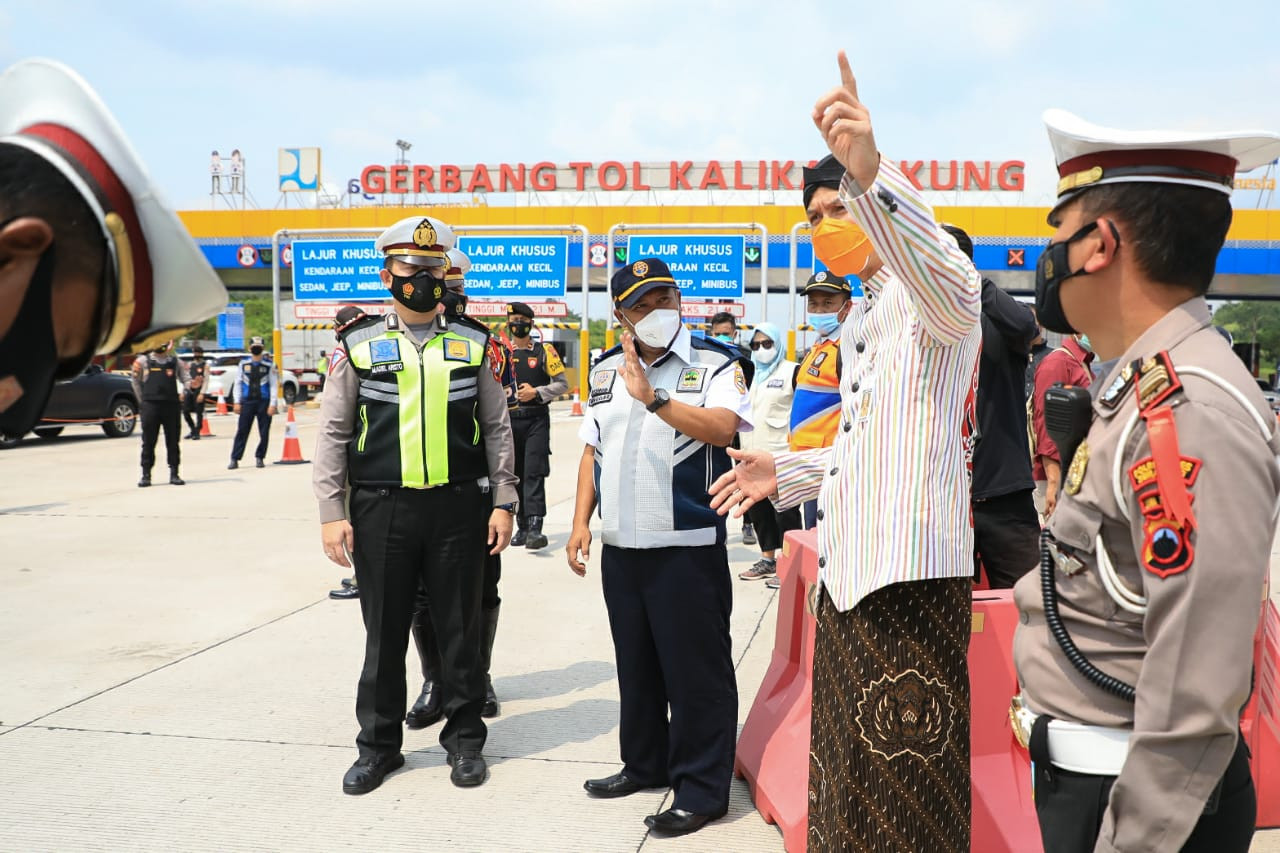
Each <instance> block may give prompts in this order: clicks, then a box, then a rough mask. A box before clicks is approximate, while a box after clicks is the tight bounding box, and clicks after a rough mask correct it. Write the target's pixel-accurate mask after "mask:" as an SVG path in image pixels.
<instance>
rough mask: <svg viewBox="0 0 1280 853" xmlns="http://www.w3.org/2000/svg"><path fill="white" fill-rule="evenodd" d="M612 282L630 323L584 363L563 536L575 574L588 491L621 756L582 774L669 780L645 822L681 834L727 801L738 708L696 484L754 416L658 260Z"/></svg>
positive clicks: (705, 509) (726, 604)
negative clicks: (574, 479) (568, 527)
mask: <svg viewBox="0 0 1280 853" xmlns="http://www.w3.org/2000/svg"><path fill="white" fill-rule="evenodd" d="M610 289H611V291H612V293H613V304H614V313H615V314H616V316H617V317H618V319H619V320H620V321H621V322H622V323H623V325H624V326H625V328H626V330H627V331H625V332H624V333H623V338H622V345H621V346H619V347H615V348H614V349H612V350H610V351H609V352H606V353H605V354H604V355H603V356H602V357H601V359H600V361H599V362H598V363H597V364H596V366H595V368H594V369H593V370H592V372H591V378H590V393H589V396H588V398H587V416H586V418H584V419H583V423H582V428H581V430H580V431H579V433H578V434H579V436H580V437H581V438H582V440H583V441H584V442H585V444H586V446H585V447H584V448H583V453H582V458H581V461H580V462H579V465H578V492H577V501H576V503H575V505H574V517H573V533H572V535H571V536H570V538H569V545H568V549H567V551H568V559H569V566H570V568H572V569H573V571H574V572H576V573H577V574H579V575H584V574H586V561H587V557H588V553H589V550H590V545H591V531H590V529H589V528H590V523H591V514H592V512H593V511H594V510H595V509H596V507H597V506H599V509H600V517H601V521H602V525H601V528H602V529H601V538H602V539H603V540H604V549H603V557H602V561H601V578H602V580H603V583H604V598H605V604H606V606H607V607H608V610H609V625H610V628H611V629H612V632H613V643H614V649H615V652H616V655H617V666H618V688H619V692H620V693H621V698H622V710H621V732H620V738H621V753H622V761H623V768H622V770H621V772H619V773H616V774H614V775H613V776H609V777H607V778H604V779H591V780H588V781H587V782H586V785H585V787H586V789H587V792H588V793H590V794H591V795H592V796H596V797H621V796H626V795H628V794H632V793H635V792H636V791H639V790H642V789H644V788H654V787H666V786H668V785H670V786H671V788H673V789H674V791H675V800H674V803H673V805H672V808H670V809H667V810H666V811H664V812H662V813H660V814H657V815H651V816H649V817H647V818H645V823H646V824H647V825H648V826H649V827H650V828H651V829H652V830H654V831H655V832H658V833H660V834H666V835H682V834H685V833H689V832H694V831H696V830H698V829H700V828H702V826H703V825H705V824H706V823H707V822H709V821H712V820H715V819H717V818H719V817H721V816H723V815H724V813H725V811H726V810H727V809H728V807H729V782H730V779H731V778H732V776H733V748H734V741H735V740H736V735H737V719H738V691H737V685H736V683H735V680H734V673H733V659H732V657H731V654H730V645H731V644H730V639H729V614H730V611H731V610H732V608H733V590H732V581H731V580H730V576H729V561H728V555H727V554H726V551H725V520H724V518H723V517H721V516H718V515H717V514H716V513H715V511H714V510H712V509H711V507H710V496H709V495H708V494H707V488H708V487H709V486H710V484H711V483H712V481H713V480H715V479H716V477H718V476H719V475H720V474H722V473H724V472H726V471H728V470H729V467H730V462H729V456H728V453H727V452H726V450H725V448H726V447H728V445H729V443H730V442H732V441H733V437H734V434H735V433H737V432H744V431H748V430H750V429H751V419H750V418H751V403H750V400H749V399H748V397H747V373H746V367H745V366H744V365H743V363H742V361H741V358H740V356H739V354H738V352H737V351H736V350H735V349H734V348H732V347H730V346H727V345H725V344H723V343H721V342H720V341H715V340H706V339H695V338H693V337H692V335H690V334H689V331H688V330H687V329H686V328H685V327H684V326H683V324H682V323H681V322H680V292H679V290H678V289H677V287H676V283H675V280H674V279H673V278H672V276H671V272H670V270H669V269H668V268H667V265H666V264H665V263H663V262H662V261H661V260H659V259H657V258H646V259H643V260H637V261H636V262H635V263H633V264H630V265H628V266H626V267H623V268H622V269H621V270H619V271H618V273H617V274H616V275H614V277H613V280H612V281H611V282H610ZM668 715H669V716H668Z"/></svg>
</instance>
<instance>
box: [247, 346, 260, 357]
mask: <svg viewBox="0 0 1280 853" xmlns="http://www.w3.org/2000/svg"><path fill="white" fill-rule="evenodd" d="M249 353H250V354H251V355H262V347H249Z"/></svg>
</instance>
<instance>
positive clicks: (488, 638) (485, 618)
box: [480, 605, 502, 717]
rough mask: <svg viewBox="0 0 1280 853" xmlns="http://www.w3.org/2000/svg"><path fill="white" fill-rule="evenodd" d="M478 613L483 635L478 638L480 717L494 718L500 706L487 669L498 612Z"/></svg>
mask: <svg viewBox="0 0 1280 853" xmlns="http://www.w3.org/2000/svg"><path fill="white" fill-rule="evenodd" d="M500 608H501V605H499V606H498V607H495V608H493V609H492V610H481V611H480V627H481V629H482V630H483V631H484V633H483V634H482V635H481V637H480V667H481V669H483V670H484V705H482V706H481V707H480V716H482V717H496V716H498V714H499V713H500V712H501V708H502V706H501V705H499V704H498V696H497V694H496V693H494V692H493V679H492V678H491V677H490V675H489V667H490V666H491V665H492V663H493V640H494V638H495V637H496V636H498V610H499V609H500Z"/></svg>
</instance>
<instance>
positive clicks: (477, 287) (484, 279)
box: [458, 236, 569, 299]
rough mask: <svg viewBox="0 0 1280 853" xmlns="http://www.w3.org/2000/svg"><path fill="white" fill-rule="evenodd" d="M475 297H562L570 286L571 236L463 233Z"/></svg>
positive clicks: (469, 285) (461, 242)
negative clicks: (474, 235) (503, 235)
mask: <svg viewBox="0 0 1280 853" xmlns="http://www.w3.org/2000/svg"><path fill="white" fill-rule="evenodd" d="M458 248H459V249H461V250H462V252H463V254H465V255H466V256H467V257H468V258H469V259H470V260H471V271H470V272H468V273H467V296H468V297H470V298H473V299H519V298H523V299H559V298H562V297H564V295H565V293H566V292H567V291H568V289H569V238H568V237H554V236H551V237H488V236H485V237H478V236H477V237H472V236H459V237H458Z"/></svg>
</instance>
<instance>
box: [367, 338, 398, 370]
mask: <svg viewBox="0 0 1280 853" xmlns="http://www.w3.org/2000/svg"><path fill="white" fill-rule="evenodd" d="M369 362H370V368H369V372H370V373H372V374H374V375H377V374H380V373H395V372H397V371H401V370H404V362H403V361H402V360H401V359H400V342H399V341H397V340H395V339H386V338H384V339H381V340H376V341H370V343H369Z"/></svg>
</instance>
